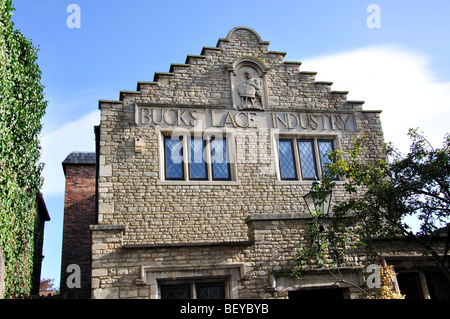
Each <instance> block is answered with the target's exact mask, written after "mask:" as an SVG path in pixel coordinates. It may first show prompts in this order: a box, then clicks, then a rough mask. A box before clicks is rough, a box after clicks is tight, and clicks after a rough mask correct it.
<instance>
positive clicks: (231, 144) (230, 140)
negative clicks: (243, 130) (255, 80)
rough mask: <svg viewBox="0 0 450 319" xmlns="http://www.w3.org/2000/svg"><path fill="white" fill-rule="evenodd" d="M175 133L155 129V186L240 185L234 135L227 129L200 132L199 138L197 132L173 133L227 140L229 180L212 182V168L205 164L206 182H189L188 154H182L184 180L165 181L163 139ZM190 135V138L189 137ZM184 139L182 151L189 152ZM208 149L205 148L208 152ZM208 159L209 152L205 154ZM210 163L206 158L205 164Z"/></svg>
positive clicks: (168, 130)
mask: <svg viewBox="0 0 450 319" xmlns="http://www.w3.org/2000/svg"><path fill="white" fill-rule="evenodd" d="M174 132H175V131H174V130H170V129H167V130H166V129H157V133H158V154H159V178H158V180H157V185H240V184H241V183H240V181H239V180H238V174H237V165H236V163H237V159H236V145H235V140H236V138H235V133H234V131H231V130H229V129H227V130H210V129H209V130H207V131H201V132H200V133H201V134H202V135H201V136H199V131H198V130H189V131H187V130H183V131H180V132H175V136H181V135H183V136H188V137H196V138H203V139H209V138H210V137H211V136H214V135H221V136H224V137H225V138H226V140H227V148H228V150H227V151H228V152H229V154H228V156H229V157H231V160H230V163H229V165H230V175H231V179H230V180H212V171H211V169H212V167H211V164H207V169H208V174H207V175H208V180H189V178H188V175H189V167H188V166H189V161H188V152H184V154H183V156H184V159H183V164H184V165H185V166H184V175H185V176H184V180H165V171H164V170H165V163H164V137H166V136H171V135H172V134H173V133H174ZM189 135H190V136H189ZM187 140H188V139H186V138H183V143H184V144H183V149H185V150H189V149H190V148H189V147H188V144H187ZM208 149H209V148H207V150H208ZM205 153H206V154H207V156H208V157H209V156H210V154H209V152H208V151H207V152H205ZM208 161H210V158H206V162H208Z"/></svg>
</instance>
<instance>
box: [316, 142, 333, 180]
mask: <svg viewBox="0 0 450 319" xmlns="http://www.w3.org/2000/svg"><path fill="white" fill-rule="evenodd" d="M318 147H319V156H320V167H321V169H322V174H323V173H324V172H325V165H326V164H328V163H331V160H330V158H329V157H328V155H329V153H330V152H331V151H333V141H318Z"/></svg>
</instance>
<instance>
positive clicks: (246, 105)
mask: <svg viewBox="0 0 450 319" xmlns="http://www.w3.org/2000/svg"><path fill="white" fill-rule="evenodd" d="M228 71H229V72H230V83H231V96H232V101H233V106H234V107H235V108H236V109H237V110H240V111H241V110H258V111H265V110H267V109H268V107H269V96H268V90H267V81H266V73H267V71H269V69H268V68H267V67H266V66H265V65H264V64H263V63H262V62H261V61H260V60H258V59H256V58H253V57H240V58H238V59H236V60H235V61H234V62H233V63H231V64H230V65H228Z"/></svg>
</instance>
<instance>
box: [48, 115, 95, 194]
mask: <svg viewBox="0 0 450 319" xmlns="http://www.w3.org/2000/svg"><path fill="white" fill-rule="evenodd" d="M99 119H100V117H99V111H93V112H91V113H88V114H86V115H85V116H83V117H82V118H80V119H78V120H75V121H73V122H69V123H66V124H64V125H62V126H61V127H60V128H58V129H56V130H54V131H52V132H45V131H44V132H43V136H42V138H41V147H42V156H41V162H43V163H45V166H44V170H43V172H42V174H43V177H44V186H43V188H42V193H43V194H44V196H54V195H63V194H64V186H65V178H64V172H63V169H62V165H61V163H62V162H63V161H64V159H65V158H66V157H67V155H69V154H70V153H71V152H74V151H79V152H94V151H95V135H94V126H95V125H98V123H99Z"/></svg>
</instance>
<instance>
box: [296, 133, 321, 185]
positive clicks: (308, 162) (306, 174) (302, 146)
mask: <svg viewBox="0 0 450 319" xmlns="http://www.w3.org/2000/svg"><path fill="white" fill-rule="evenodd" d="M297 144H298V152H299V156H300V167H301V170H302V179H316V178H317V169H316V161H315V157H314V143H313V141H311V140H300V141H298V142H297Z"/></svg>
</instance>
